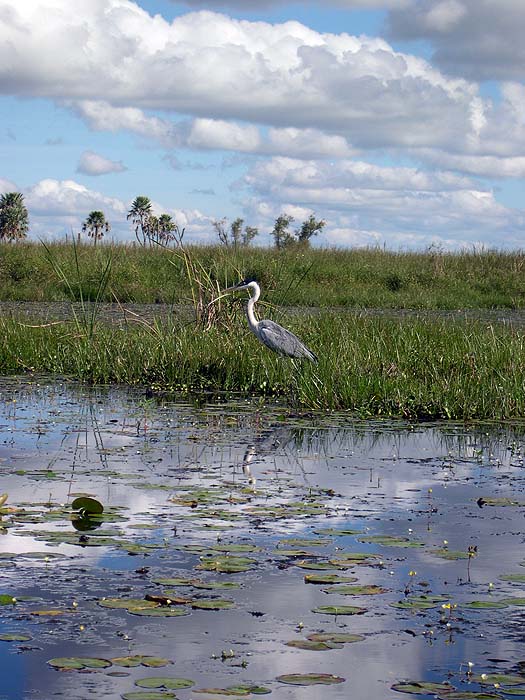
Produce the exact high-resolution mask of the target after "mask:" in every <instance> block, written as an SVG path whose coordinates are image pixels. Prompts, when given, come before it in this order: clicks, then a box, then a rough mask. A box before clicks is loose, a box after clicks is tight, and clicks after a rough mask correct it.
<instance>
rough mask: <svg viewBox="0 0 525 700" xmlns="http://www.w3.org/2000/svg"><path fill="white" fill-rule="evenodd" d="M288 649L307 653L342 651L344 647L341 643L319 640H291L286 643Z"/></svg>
mask: <svg viewBox="0 0 525 700" xmlns="http://www.w3.org/2000/svg"><path fill="white" fill-rule="evenodd" d="M285 644H286V646H287V647H294V649H305V650H307V651H329V650H330V649H342V648H343V645H342V644H340V643H339V642H332V641H329V640H327V641H321V640H319V639H302V638H301V639H290V641H289V642H285Z"/></svg>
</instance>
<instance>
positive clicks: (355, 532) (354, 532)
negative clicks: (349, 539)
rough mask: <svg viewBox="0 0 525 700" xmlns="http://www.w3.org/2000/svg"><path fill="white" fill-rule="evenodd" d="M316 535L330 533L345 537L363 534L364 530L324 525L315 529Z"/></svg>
mask: <svg viewBox="0 0 525 700" xmlns="http://www.w3.org/2000/svg"><path fill="white" fill-rule="evenodd" d="M313 532H314V534H315V535H330V536H334V537H344V536H346V535H361V534H363V531H362V530H349V529H344V528H343V529H339V528H335V527H323V528H319V529H317V530H314V531H313Z"/></svg>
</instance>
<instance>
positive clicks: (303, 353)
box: [224, 279, 317, 362]
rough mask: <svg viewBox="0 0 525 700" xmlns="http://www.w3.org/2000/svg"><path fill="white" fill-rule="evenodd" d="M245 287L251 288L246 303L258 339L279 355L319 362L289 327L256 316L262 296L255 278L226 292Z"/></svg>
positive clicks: (247, 315) (250, 325) (251, 328)
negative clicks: (257, 306) (256, 308)
mask: <svg viewBox="0 0 525 700" xmlns="http://www.w3.org/2000/svg"><path fill="white" fill-rule="evenodd" d="M243 289H249V290H250V298H249V299H248V303H247V304H246V317H247V319H248V326H249V327H250V330H251V331H252V333H253V334H254V335H255V336H256V337H257V339H258V340H259V341H260V342H261V343H262V344H263V345H266V347H267V348H270V350H273V352H276V353H277V354H278V355H286V356H288V357H297V358H299V359H307V360H310V362H317V355H315V353H313V352H312V351H311V350H310V349H309V348H307V347H306V345H305V344H304V343H303V341H302V340H300V339H299V338H298V337H297V336H296V335H295V334H294V333H292V332H291V331H289V330H288V329H287V328H283V327H282V326H280V325H279V324H278V323H275V321H270V320H269V319H262V320H261V321H258V320H257V319H256V318H255V312H254V306H255V304H256V302H257V301H258V299H259V297H260V296H261V288H260V287H259V284H258V283H257V281H256V280H254V279H245V280H242V282H239V283H238V284H235V285H234V286H233V287H228V288H227V289H225V290H224V292H225V293H226V292H240V291H242V290H243Z"/></svg>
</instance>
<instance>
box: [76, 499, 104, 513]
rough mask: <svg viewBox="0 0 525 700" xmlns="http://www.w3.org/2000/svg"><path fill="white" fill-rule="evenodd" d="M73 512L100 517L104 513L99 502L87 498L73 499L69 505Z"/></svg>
mask: <svg viewBox="0 0 525 700" xmlns="http://www.w3.org/2000/svg"><path fill="white" fill-rule="evenodd" d="M71 508H72V509H73V510H78V511H80V512H83V513H86V514H87V515H100V514H101V513H103V512H104V506H103V505H102V503H100V501H97V500H96V499H95V498H88V497H85V496H81V497H80V498H75V500H74V501H73V503H72V504H71Z"/></svg>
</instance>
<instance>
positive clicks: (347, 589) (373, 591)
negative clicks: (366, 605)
mask: <svg viewBox="0 0 525 700" xmlns="http://www.w3.org/2000/svg"><path fill="white" fill-rule="evenodd" d="M323 592H324V593H339V594H340V595H379V594H380V593H387V592H388V589H386V588H382V587H381V586H374V585H370V586H341V585H336V586H329V587H328V588H323Z"/></svg>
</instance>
